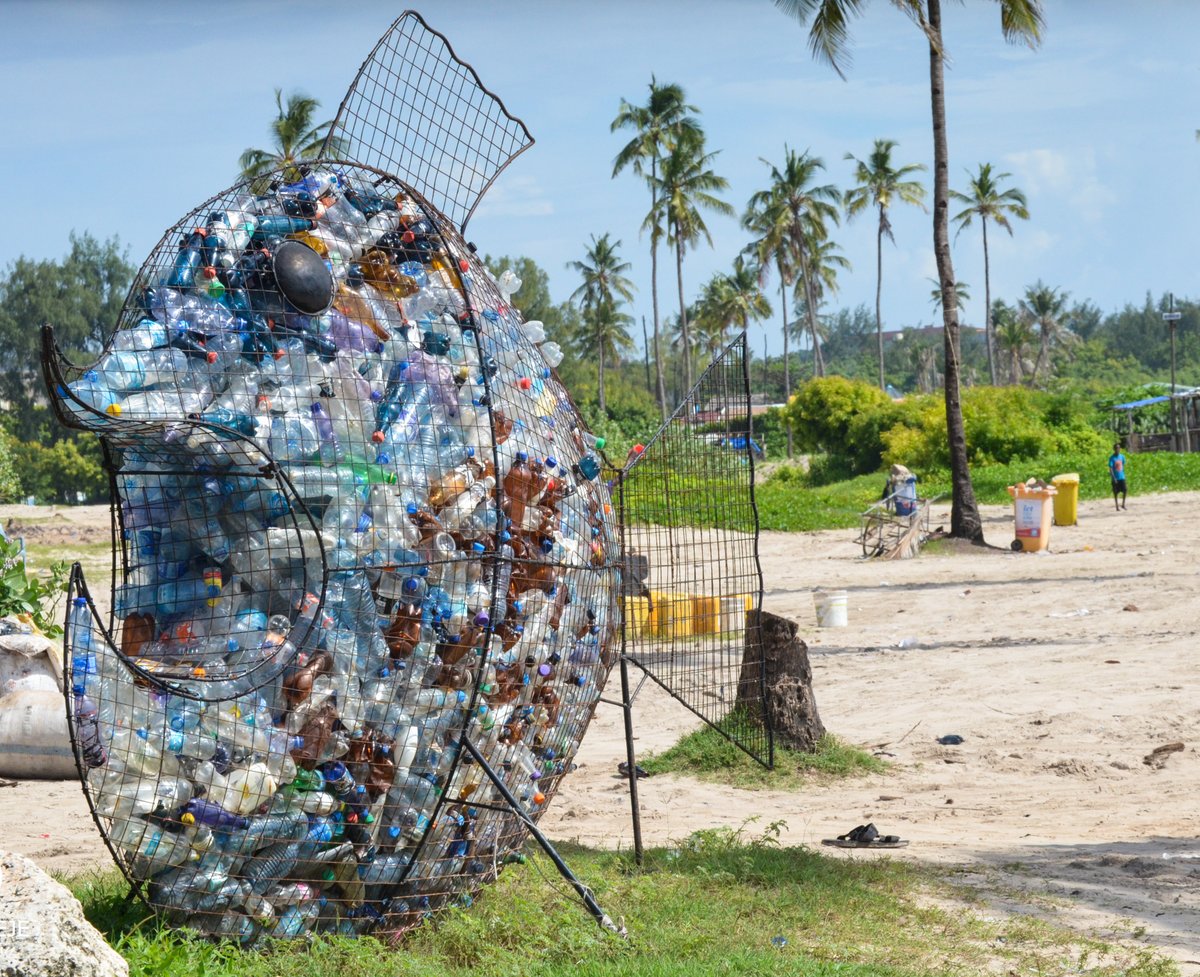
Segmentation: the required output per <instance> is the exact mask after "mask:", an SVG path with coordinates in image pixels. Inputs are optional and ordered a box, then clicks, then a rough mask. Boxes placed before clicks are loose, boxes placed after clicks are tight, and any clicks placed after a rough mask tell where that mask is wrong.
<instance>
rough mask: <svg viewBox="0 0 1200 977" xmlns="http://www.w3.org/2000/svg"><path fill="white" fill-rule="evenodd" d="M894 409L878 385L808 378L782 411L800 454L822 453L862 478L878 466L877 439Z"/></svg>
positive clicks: (841, 378)
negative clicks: (861, 475) (804, 452)
mask: <svg viewBox="0 0 1200 977" xmlns="http://www.w3.org/2000/svg"><path fill="white" fill-rule="evenodd" d="M895 410H896V405H895V404H894V403H893V402H892V399H891V398H890V397H888V395H887V394H885V393H884V392H883V391H882V390H880V389H879V388H878V387H873V386H871V385H870V384H869V383H863V382H862V381H859V380H847V379H846V378H845V377H821V378H819V379H816V380H809V381H808V382H807V383H805V384H804V385H803V386H802V387H801V388H800V390H799V391H797V393H796V395H795V396H794V397H792V399H791V401H790V402H789V403H788V405H787V407H786V408H784V411H785V414H786V418H787V420H788V422H789V423H790V424H791V425H792V431H793V433H794V434H795V438H796V445H797V447H798V448H799V449H800V450H801V451H809V452H816V453H819V452H824V453H825V454H827V455H829V457H830V459H831V461H832V462H833V463H834V464H837V463H838V460H840V463H841V464H842V465H843V466H844V467H845V469H847V470H848V471H850V472H852V473H855V474H863V473H866V472H870V471H875V470H876V469H877V468H878V467H879V464H880V459H881V454H882V447H883V446H882V444H881V441H880V435H881V433H882V431H883V430H884V429H885V428H886V427H889V426H890V424H889V423H888V419H889V417H890V416H891V412H893V411H895Z"/></svg>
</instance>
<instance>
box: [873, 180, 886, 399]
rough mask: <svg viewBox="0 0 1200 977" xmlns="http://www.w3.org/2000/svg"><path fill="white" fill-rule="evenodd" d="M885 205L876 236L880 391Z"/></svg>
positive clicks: (882, 384) (883, 383) (881, 381)
mask: <svg viewBox="0 0 1200 977" xmlns="http://www.w3.org/2000/svg"><path fill="white" fill-rule="evenodd" d="M882 295H883V204H880V205H879V230H878V232H877V233H876V234H875V336H876V338H877V339H878V340H879V389H880V390H887V381H886V380H885V379H884V377H883V312H882V311H881V310H882V306H881V301H880V300H881V297H882Z"/></svg>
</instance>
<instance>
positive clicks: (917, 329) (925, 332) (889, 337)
mask: <svg viewBox="0 0 1200 977" xmlns="http://www.w3.org/2000/svg"><path fill="white" fill-rule="evenodd" d="M943 331H944V330H943V327H942V326H910V327H908V328H907V329H885V330H884V331H883V342H884V345H885V346H886V345H887V344H888V343H894V342H896V341H897V340H899V339H935V340H937V341H938V342H939V343H940V342H941V341H942V332H943ZM958 332H959V335H960V336H966V335H979V336H982V335H983V332H984V330H983V326H959V327H958Z"/></svg>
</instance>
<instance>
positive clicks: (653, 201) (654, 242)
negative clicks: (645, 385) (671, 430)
mask: <svg viewBox="0 0 1200 977" xmlns="http://www.w3.org/2000/svg"><path fill="white" fill-rule="evenodd" d="M656 175H657V165H656V161H655V160H653V159H651V160H650V177H651V182H650V213H651V214H653V213H654V212H655V211H656V210H657V209H658V193H657V191H656V190H655V189H654V178H655V176H656ZM650 304H651V306H652V308H653V311H654V373H655V376H656V378H657V387H656V390H655V393H656V394H657V395H658V412H659V414H660V415H661V416H662V422H663V423H664V424H666V423H667V414H668V411H667V382H666V379H665V378H664V377H663V361H662V347H661V346H660V345H659V341H658V336H659V322H658V235H657V234H655V233H654V231H653V229H652V230H651V231H650Z"/></svg>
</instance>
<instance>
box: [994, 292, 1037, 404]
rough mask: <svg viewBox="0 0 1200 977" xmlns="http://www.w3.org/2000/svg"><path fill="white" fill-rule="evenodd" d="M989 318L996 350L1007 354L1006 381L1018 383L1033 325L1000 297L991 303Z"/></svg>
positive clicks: (1031, 339)
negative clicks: (992, 327)
mask: <svg viewBox="0 0 1200 977" xmlns="http://www.w3.org/2000/svg"><path fill="white" fill-rule="evenodd" d="M991 319H992V323H993V325H994V328H995V332H996V350H997V352H1005V353H1007V354H1008V382H1009V383H1014V384H1016V383H1020V382H1021V378H1022V366H1021V364H1022V357H1023V354H1024V352H1025V349H1026V347H1027V346H1028V345H1029V344H1030V343H1032V342H1033V326H1032V325H1030V323H1029V322H1028V321H1026V320H1025V319H1024V318H1022V317H1021V316H1019V315H1017V313H1016V310H1015V309H1013V308H1011V307H1010V306H1008V305H1006V304H1005V303H1004V302H1002V301H1000V299H997V300H996V301H995V303H994V304H993V305H992V308H991Z"/></svg>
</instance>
